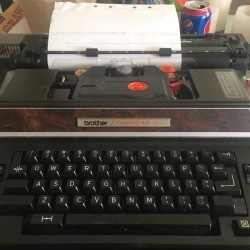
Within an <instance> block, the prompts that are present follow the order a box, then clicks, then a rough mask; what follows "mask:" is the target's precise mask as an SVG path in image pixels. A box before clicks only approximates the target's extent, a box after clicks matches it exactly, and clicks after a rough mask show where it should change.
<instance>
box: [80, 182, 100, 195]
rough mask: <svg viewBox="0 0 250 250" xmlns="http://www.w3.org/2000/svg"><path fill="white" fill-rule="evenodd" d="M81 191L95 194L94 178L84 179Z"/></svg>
mask: <svg viewBox="0 0 250 250" xmlns="http://www.w3.org/2000/svg"><path fill="white" fill-rule="evenodd" d="M83 193H84V194H96V193H97V191H96V180H94V179H86V180H84V183H83Z"/></svg>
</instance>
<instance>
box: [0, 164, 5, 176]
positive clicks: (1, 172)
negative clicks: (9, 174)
mask: <svg viewBox="0 0 250 250" xmlns="http://www.w3.org/2000/svg"><path fill="white" fill-rule="evenodd" d="M5 167H6V166H5V165H4V164H0V180H1V179H2V178H3V177H4V170H5Z"/></svg>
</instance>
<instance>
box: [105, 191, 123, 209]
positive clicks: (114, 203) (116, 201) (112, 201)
mask: <svg viewBox="0 0 250 250" xmlns="http://www.w3.org/2000/svg"><path fill="white" fill-rule="evenodd" d="M107 209H108V211H109V212H122V203H121V198H120V196H119V195H109V197H108V205H107Z"/></svg>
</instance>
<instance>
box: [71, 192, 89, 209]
mask: <svg viewBox="0 0 250 250" xmlns="http://www.w3.org/2000/svg"><path fill="white" fill-rule="evenodd" d="M71 211H72V212H76V213H83V212H86V211H87V203H86V196H84V195H75V196H74V198H73V202H72V209H71Z"/></svg>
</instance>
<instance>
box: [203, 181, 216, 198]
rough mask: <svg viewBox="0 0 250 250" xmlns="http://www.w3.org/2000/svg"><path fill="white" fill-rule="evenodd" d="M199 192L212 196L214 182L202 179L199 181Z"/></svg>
mask: <svg viewBox="0 0 250 250" xmlns="http://www.w3.org/2000/svg"><path fill="white" fill-rule="evenodd" d="M201 192H202V194H214V193H215V187H214V182H213V181H212V180H210V179H204V180H202V181H201Z"/></svg>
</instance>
